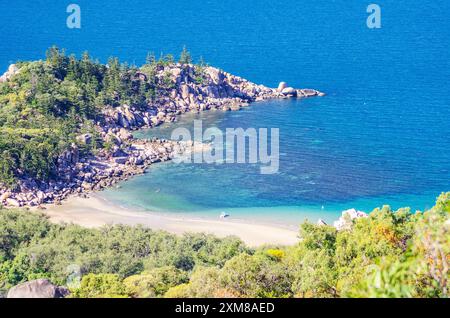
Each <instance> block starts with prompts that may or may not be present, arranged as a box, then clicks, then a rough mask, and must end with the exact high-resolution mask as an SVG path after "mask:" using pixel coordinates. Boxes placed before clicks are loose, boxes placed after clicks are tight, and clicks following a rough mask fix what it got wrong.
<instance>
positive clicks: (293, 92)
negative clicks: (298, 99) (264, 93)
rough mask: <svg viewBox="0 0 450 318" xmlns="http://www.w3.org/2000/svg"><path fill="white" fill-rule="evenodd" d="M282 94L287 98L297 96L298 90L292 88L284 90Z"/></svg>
mask: <svg viewBox="0 0 450 318" xmlns="http://www.w3.org/2000/svg"><path fill="white" fill-rule="evenodd" d="M281 93H282V94H283V95H286V96H297V90H296V89H294V88H292V87H286V88H284V89H283V90H282V91H281Z"/></svg>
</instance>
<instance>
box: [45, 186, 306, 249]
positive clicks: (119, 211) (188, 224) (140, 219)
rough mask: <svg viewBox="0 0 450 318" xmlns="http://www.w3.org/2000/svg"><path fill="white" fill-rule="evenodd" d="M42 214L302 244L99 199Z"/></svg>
mask: <svg viewBox="0 0 450 318" xmlns="http://www.w3.org/2000/svg"><path fill="white" fill-rule="evenodd" d="M46 208H47V209H46V210H43V211H42V212H43V213H45V214H46V215H48V216H49V217H50V220H51V221H52V222H55V223H60V222H64V223H74V224H78V225H81V226H85V227H90V228H92V227H100V226H103V225H106V224H126V225H138V224H140V225H143V226H146V227H149V228H152V229H155V230H165V231H168V232H171V233H175V234H183V233H186V232H204V233H210V234H214V235H216V236H218V237H225V236H229V235H235V236H237V237H239V238H241V239H242V240H243V241H244V242H245V243H247V244H248V245H249V246H253V247H254V246H260V245H264V244H280V245H292V244H295V243H296V242H298V237H297V235H298V232H297V230H295V229H289V228H285V227H281V226H278V225H270V224H262V223H250V222H248V221H242V220H235V219H232V218H229V219H228V218H227V219H219V217H217V219H206V218H205V219H203V218H197V219H196V218H184V217H178V216H167V215H161V214H158V213H152V212H148V211H145V212H141V211H131V210H128V209H125V208H122V207H120V206H116V205H113V204H111V203H110V202H107V201H105V200H103V199H101V198H99V197H97V196H95V195H93V196H91V197H90V198H88V199H83V198H78V197H73V198H70V199H68V200H66V201H64V202H63V204H62V205H59V206H56V205H48V206H47V207H46Z"/></svg>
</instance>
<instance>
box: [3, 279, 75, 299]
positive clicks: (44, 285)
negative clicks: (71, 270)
mask: <svg viewBox="0 0 450 318" xmlns="http://www.w3.org/2000/svg"><path fill="white" fill-rule="evenodd" d="M67 295H69V290H68V289H67V288H64V287H59V286H56V285H53V284H52V283H51V282H50V281H49V280H48V279H37V280H33V281H29V282H26V283H23V284H20V285H17V286H14V287H13V288H11V289H10V290H9V291H8V294H7V296H6V298H64V297H66V296H67Z"/></svg>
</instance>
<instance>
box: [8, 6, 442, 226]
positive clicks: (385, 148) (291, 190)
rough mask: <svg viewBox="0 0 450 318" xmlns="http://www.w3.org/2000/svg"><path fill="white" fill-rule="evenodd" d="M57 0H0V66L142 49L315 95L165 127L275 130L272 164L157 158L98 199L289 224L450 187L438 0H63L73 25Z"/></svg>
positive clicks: (416, 199) (129, 57)
mask: <svg viewBox="0 0 450 318" xmlns="http://www.w3.org/2000/svg"><path fill="white" fill-rule="evenodd" d="M73 2H74V1H72V2H69V1H24V0H15V1H6V0H0V20H1V21H2V23H1V25H0V68H1V69H2V70H4V69H6V68H7V66H8V65H9V63H11V62H14V61H16V60H28V59H40V58H43V57H44V54H45V50H46V48H47V47H49V46H51V45H53V44H56V45H58V46H59V47H64V48H66V49H67V50H68V51H69V52H73V53H76V54H80V53H81V52H83V51H84V50H88V51H89V52H90V53H91V55H92V56H94V57H96V58H98V59H99V60H100V61H106V60H107V58H108V57H109V56H111V55H114V56H119V57H120V58H121V60H123V61H127V62H129V63H136V64H138V65H139V64H142V63H143V62H144V60H145V56H146V53H147V52H148V51H154V52H156V54H159V53H160V52H164V53H174V54H177V53H178V52H179V51H180V50H181V48H182V47H183V45H186V46H187V47H188V48H189V49H190V51H191V52H192V54H193V55H194V57H197V58H198V57H200V56H203V58H204V59H205V60H206V61H208V62H209V63H210V64H212V65H215V66H218V67H220V68H222V69H224V70H226V71H228V72H231V73H234V74H236V75H240V76H242V77H245V78H247V79H249V80H251V81H254V82H257V83H261V84H265V85H268V86H276V85H277V84H278V82H280V81H286V82H288V83H289V85H291V86H295V87H311V88H316V89H319V90H322V91H324V92H326V93H327V94H328V95H327V96H326V97H323V98H314V99H308V100H301V101H298V100H289V101H270V102H264V103H257V104H253V105H252V106H251V107H249V108H246V109H245V110H243V111H241V112H229V113H221V112H209V113H205V114H202V115H187V116H185V117H183V118H181V120H180V121H179V122H178V123H176V124H175V125H165V126H162V127H161V128H158V129H154V130H149V131H143V132H140V133H139V136H141V137H148V136H155V135H156V136H166V137H168V136H170V133H171V131H172V129H173V128H174V127H177V126H183V127H187V128H190V129H192V123H191V122H192V119H193V118H201V119H203V120H204V126H205V127H212V126H216V127H219V128H222V129H224V128H232V127H242V128H248V127H255V128H260V127H267V128H271V127H274V128H279V129H280V153H281V156H280V170H279V173H277V174H274V175H261V174H260V173H259V166H258V165H236V164H234V165H227V164H223V165H207V164H201V165H198V164H184V165H177V164H174V163H165V164H161V165H155V166H153V167H151V168H150V169H149V173H148V174H146V175H144V176H140V177H136V178H134V179H132V180H130V181H128V182H125V183H123V184H122V187H121V188H120V189H114V190H108V191H105V192H103V193H102V196H104V197H106V198H108V199H110V200H113V201H114V202H117V203H120V204H121V205H123V206H128V207H135V208H136V207H138V208H141V209H143V210H156V211H161V212H166V213H183V214H190V215H195V216H213V217H217V215H218V213H220V212H221V211H227V212H229V213H230V214H231V215H232V216H233V217H236V218H248V219H264V220H268V221H272V222H280V223H286V222H297V221H300V220H302V219H304V218H309V219H312V220H315V219H317V218H319V217H320V218H324V219H326V220H332V219H335V218H336V217H337V215H338V214H339V213H340V211H341V210H343V209H346V208H352V207H355V208H358V209H362V210H366V211H369V210H371V209H372V208H374V207H377V206H380V205H383V204H390V205H392V206H393V207H395V208H398V207H401V206H405V205H407V206H411V207H412V208H413V209H425V208H427V207H430V206H432V205H433V202H434V200H435V197H436V196H437V195H438V194H439V193H440V192H442V191H448V190H450V151H449V149H450V137H449V136H450V89H449V87H450V86H449V79H450V50H449V48H450V19H449V18H448V12H450V2H449V1H447V0H438V1H431V2H422V3H420V4H419V3H418V2H417V3H416V2H406V1H401V2H400V1H378V2H377V3H378V4H380V6H381V8H382V28H381V29H378V30H371V29H368V28H367V26H366V18H367V15H368V14H367V13H366V7H367V5H368V4H370V3H372V2H369V1H367V3H366V1H361V0H358V1H343V0H342V1H337V0H336V1H329V0H327V1H325V0H318V1H308V2H307V1H293V0H292V1H291V0H285V1H283V2H279V1H265V0H260V1H250V0H248V1H245V0H239V1H236V0H228V1H193V0H191V1H183V2H182V1H167V0H166V1H159V0H157V1H155V0H152V1H148V0H147V1H131V2H126V1H115V0H110V1H87V0H83V1H75V2H76V3H77V4H79V5H80V7H81V14H82V15H81V16H82V28H81V29H80V30H71V29H68V28H67V27H66V17H67V13H66V7H67V5H68V4H69V3H73Z"/></svg>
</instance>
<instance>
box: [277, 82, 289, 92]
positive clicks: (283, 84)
mask: <svg viewBox="0 0 450 318" xmlns="http://www.w3.org/2000/svg"><path fill="white" fill-rule="evenodd" d="M286 87H287V84H286V82H280V84H278V88H277V91H278V92H280V93H281V92H282V91H283V89H285V88H286Z"/></svg>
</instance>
